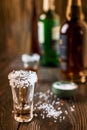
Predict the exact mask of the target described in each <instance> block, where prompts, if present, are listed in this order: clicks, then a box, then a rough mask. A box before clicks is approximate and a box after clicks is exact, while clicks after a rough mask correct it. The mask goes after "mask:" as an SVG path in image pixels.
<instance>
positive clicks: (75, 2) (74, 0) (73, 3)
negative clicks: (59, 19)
mask: <svg viewBox="0 0 87 130" xmlns="http://www.w3.org/2000/svg"><path fill="white" fill-rule="evenodd" d="M66 17H67V19H68V20H83V19H84V15H83V12H82V5H81V0H68V6H67V12H66Z"/></svg>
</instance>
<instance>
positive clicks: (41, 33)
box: [38, 22, 44, 44]
mask: <svg viewBox="0 0 87 130" xmlns="http://www.w3.org/2000/svg"><path fill="white" fill-rule="evenodd" d="M38 40H39V43H40V44H43V43H44V24H43V23H42V22H38Z"/></svg>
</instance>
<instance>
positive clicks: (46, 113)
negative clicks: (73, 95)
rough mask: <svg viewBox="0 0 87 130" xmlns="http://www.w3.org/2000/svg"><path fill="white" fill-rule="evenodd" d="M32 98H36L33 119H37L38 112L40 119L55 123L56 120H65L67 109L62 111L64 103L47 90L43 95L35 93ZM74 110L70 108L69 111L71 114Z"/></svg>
mask: <svg viewBox="0 0 87 130" xmlns="http://www.w3.org/2000/svg"><path fill="white" fill-rule="evenodd" d="M34 97H38V100H37V102H36V104H34V113H35V114H34V116H35V117H38V112H39V113H40V114H39V116H40V117H41V118H42V119H45V118H51V119H53V121H54V122H55V123H56V122H57V120H59V121H60V122H62V121H63V120H65V118H66V116H67V115H68V111H67V109H65V110H63V105H64V103H63V102H61V99H59V98H58V97H57V96H56V95H54V94H53V93H52V92H51V91H50V90H47V91H46V92H45V93H42V92H37V93H36V94H35V96H34ZM35 99H36V98H35ZM74 110H75V106H74V105H73V106H70V111H71V112H73V111H74Z"/></svg>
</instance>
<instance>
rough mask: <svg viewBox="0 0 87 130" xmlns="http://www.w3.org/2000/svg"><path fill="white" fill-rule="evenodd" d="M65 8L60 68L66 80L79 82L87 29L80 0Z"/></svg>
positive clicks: (81, 73) (82, 70)
mask: <svg viewBox="0 0 87 130" xmlns="http://www.w3.org/2000/svg"><path fill="white" fill-rule="evenodd" d="M67 7H68V11H69V12H68V11H67V20H66V21H65V22H64V23H63V24H62V26H61V29H60V68H61V70H62V72H64V73H65V74H66V77H67V78H68V79H74V80H75V81H79V80H80V79H81V77H82V76H84V64H85V58H86V56H85V55H86V53H87V52H86V51H87V49H86V48H85V47H86V46H87V45H86V44H87V39H86V37H87V27H86V23H85V22H84V21H83V13H82V7H81V0H69V1H68V6H67ZM79 78H80V79H79ZM81 80H83V79H81ZM82 82H83V81H82Z"/></svg>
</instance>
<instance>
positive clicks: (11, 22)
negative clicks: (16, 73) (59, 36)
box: [0, 0, 87, 54]
mask: <svg viewBox="0 0 87 130" xmlns="http://www.w3.org/2000/svg"><path fill="white" fill-rule="evenodd" d="M35 2H36V12H37V17H39V15H40V14H41V13H42V11H43V9H42V4H43V0H36V1H35ZM66 8H67V0H55V10H56V13H57V14H58V15H59V16H60V19H61V23H62V22H63V21H64V20H65V14H66ZM82 8H83V13H84V15H85V21H86V22H87V0H82ZM31 16H32V0H0V52H1V53H2V52H5V53H6V52H9V53H11V54H22V53H29V52H30V46H31V29H30V25H31Z"/></svg>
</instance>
